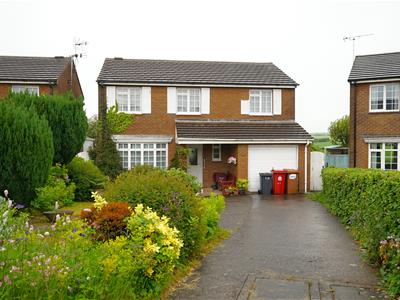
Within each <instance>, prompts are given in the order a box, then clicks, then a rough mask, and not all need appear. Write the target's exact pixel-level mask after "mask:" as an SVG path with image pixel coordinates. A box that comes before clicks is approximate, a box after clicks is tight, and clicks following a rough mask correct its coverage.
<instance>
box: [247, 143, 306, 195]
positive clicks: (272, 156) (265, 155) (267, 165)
mask: <svg viewBox="0 0 400 300" xmlns="http://www.w3.org/2000/svg"><path fill="white" fill-rule="evenodd" d="M297 149H298V147H297V146H293V145H284V146H281V145H279V146H278V145H249V191H250V192H257V191H258V190H259V189H260V173H265V172H271V170H272V169H275V170H281V169H297V162H298V154H297V152H298V150H297Z"/></svg>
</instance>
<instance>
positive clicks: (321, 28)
mask: <svg viewBox="0 0 400 300" xmlns="http://www.w3.org/2000/svg"><path fill="white" fill-rule="evenodd" d="M399 16H400V1H361V0H353V1H351V0H350V1H349V0H343V1H300V0H298V1H252V0H246V1H233V0H228V1H225V0H223V1H222V0H211V1H209V0H201V1H189V0H182V1H175V0H173V1H171V0H168V1H166V0H164V1H151V0H146V1H134V0H131V1H120V0H113V1H109V0H107V1H99V0H97V1H84V0H80V1H79V0H78V1H76V0H67V1H63V0H51V1H47V0H0V55H26V56H56V55H64V56H67V55H71V54H72V53H73V40H74V38H80V39H81V40H86V41H88V42H89V44H88V46H87V47H86V50H85V52H86V53H87V57H86V58H84V59H81V60H80V61H79V62H78V66H77V67H78V73H79V77H80V81H81V84H82V88H83V92H84V94H85V103H86V104H85V105H86V112H87V115H88V116H92V115H93V114H96V113H97V85H96V78H97V76H98V74H99V72H100V69H101V66H102V64H103V61H104V58H105V57H124V58H149V59H182V60H186V59H187V60H223V61H255V62H273V63H275V64H276V65H277V66H278V67H279V68H281V69H282V70H283V71H284V72H285V73H287V74H288V75H289V76H290V77H292V78H293V79H294V80H296V81H297V82H298V83H299V84H300V86H299V87H298V88H297V90H296V120H297V121H298V122H299V123H300V124H301V125H302V126H303V127H304V128H306V129H307V130H308V131H309V132H312V133H314V132H323V131H327V127H328V126H329V123H330V122H331V121H332V120H335V119H337V118H339V117H341V116H343V115H345V114H348V112H349V85H348V83H347V77H348V74H349V72H350V69H351V64H352V59H353V58H352V43H351V42H344V41H343V37H345V36H354V35H361V34H369V33H373V34H374V35H373V36H367V37H363V38H360V39H358V40H357V41H356V54H374V53H383V52H397V51H400V18H399Z"/></svg>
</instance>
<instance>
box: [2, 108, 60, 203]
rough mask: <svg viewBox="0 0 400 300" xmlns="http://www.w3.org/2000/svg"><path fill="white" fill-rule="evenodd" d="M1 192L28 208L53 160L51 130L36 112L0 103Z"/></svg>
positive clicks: (44, 180) (45, 178)
mask: <svg viewBox="0 0 400 300" xmlns="http://www.w3.org/2000/svg"><path fill="white" fill-rule="evenodd" d="M0 141H1V142H0V190H1V191H4V190H6V189H7V190H8V191H9V193H10V197H11V198H12V199H13V200H15V201H17V202H18V203H24V204H25V205H29V204H30V201H31V200H33V199H34V198H35V189H36V188H38V187H40V186H43V185H44V184H45V183H46V180H47V176H48V174H49V169H50V166H51V163H52V161H53V156H54V149H53V138H52V132H51V129H50V127H49V125H48V123H47V121H46V120H45V119H44V118H41V117H39V116H38V115H37V114H36V112H35V110H33V109H27V108H24V107H22V106H18V105H16V104H14V103H12V102H7V101H0Z"/></svg>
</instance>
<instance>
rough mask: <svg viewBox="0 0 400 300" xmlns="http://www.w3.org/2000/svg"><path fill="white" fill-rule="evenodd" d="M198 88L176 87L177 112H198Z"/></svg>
mask: <svg viewBox="0 0 400 300" xmlns="http://www.w3.org/2000/svg"><path fill="white" fill-rule="evenodd" d="M200 94H201V93H200V89H176V96H177V101H176V103H177V109H176V111H177V113H189V114H199V113H200V96H201V95H200Z"/></svg>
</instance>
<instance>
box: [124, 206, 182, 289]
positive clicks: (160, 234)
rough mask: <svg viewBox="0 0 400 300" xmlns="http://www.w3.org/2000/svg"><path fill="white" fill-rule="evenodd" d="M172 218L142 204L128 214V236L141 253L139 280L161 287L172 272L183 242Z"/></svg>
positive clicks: (148, 285)
mask: <svg viewBox="0 0 400 300" xmlns="http://www.w3.org/2000/svg"><path fill="white" fill-rule="evenodd" d="M168 222H169V218H167V217H165V216H162V217H160V216H158V215H157V213H155V212H154V211H153V210H152V209H151V208H149V207H144V206H143V204H138V205H137V206H136V208H135V209H134V212H133V213H132V215H131V216H130V217H129V218H128V239H129V240H130V242H131V243H132V247H134V248H135V249H137V250H141V251H138V252H139V253H141V255H139V257H137V258H138V259H137V266H139V267H138V272H139V273H140V274H138V275H139V276H138V277H139V278H141V282H139V284H140V285H141V286H142V287H150V286H151V287H152V290H159V289H160V288H161V287H162V286H163V284H164V283H165V281H166V279H168V278H169V276H171V275H172V272H173V270H174V267H175V264H176V262H177V261H178V259H179V255H180V251H181V248H182V247H183V242H182V240H181V239H180V238H179V231H178V230H177V229H176V228H175V227H170V226H169V224H168Z"/></svg>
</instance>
